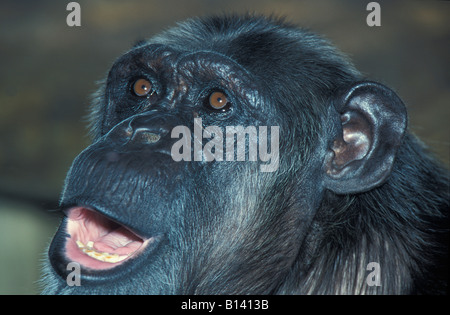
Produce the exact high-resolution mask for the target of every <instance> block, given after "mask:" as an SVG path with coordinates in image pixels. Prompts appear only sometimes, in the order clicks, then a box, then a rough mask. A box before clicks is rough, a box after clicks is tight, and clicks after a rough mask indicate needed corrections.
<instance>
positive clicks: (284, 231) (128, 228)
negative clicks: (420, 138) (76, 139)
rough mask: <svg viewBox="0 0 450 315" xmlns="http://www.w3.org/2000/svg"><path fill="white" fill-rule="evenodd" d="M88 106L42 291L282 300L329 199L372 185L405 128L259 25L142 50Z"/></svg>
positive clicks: (180, 29)
mask: <svg viewBox="0 0 450 315" xmlns="http://www.w3.org/2000/svg"><path fill="white" fill-rule="evenodd" d="M92 108H93V109H92V116H91V117H92V125H91V127H92V128H91V129H92V135H93V143H92V145H90V146H89V147H88V148H86V149H85V150H84V151H83V152H81V154H80V155H79V156H78V157H77V158H76V159H75V161H74V162H73V165H72V167H71V168H70V171H69V172H68V175H67V178H66V182H65V187H64V190H63V193H62V196H61V208H62V210H63V211H64V213H65V217H64V219H63V221H62V223H61V225H60V228H59V230H58V232H57V233H56V235H55V237H54V239H53V242H52V244H51V246H50V249H49V262H50V264H49V266H48V270H47V272H48V275H47V287H46V289H45V292H46V293H77V294H80V293H81V294H84V293H86V294H93V293H105V294H106V293H140V294H147V293H149V294H167V293H175V294H181V293H182V294H189V293H204V294H216V293H232V294H234V293H245V294H257V293H276V292H277V290H279V289H280V288H282V287H283V286H284V285H285V284H286V282H287V279H288V278H289V277H291V275H292V273H293V272H294V271H296V272H298V274H299V275H300V274H305V272H306V270H307V269H308V268H310V266H311V262H312V261H313V258H314V254H315V251H314V250H313V249H314V247H315V246H316V245H318V244H319V242H318V241H317V242H315V240H318V239H320V237H319V236H318V235H321V233H322V232H320V231H321V230H322V226H321V223H320V222H321V221H320V220H318V219H317V218H319V217H320V218H323V215H321V211H322V210H321V209H323V208H324V206H323V205H324V203H327V202H328V203H330V200H334V199H330V198H329V197H328V196H329V195H330V194H333V196H338V195H347V196H349V195H354V194H361V193H364V192H367V191H370V190H372V189H374V188H376V187H379V186H380V185H382V184H383V183H384V182H385V181H386V180H387V178H388V177H389V175H390V173H391V171H392V166H393V162H394V159H395V156H396V153H397V149H398V147H399V145H400V143H401V141H402V137H403V133H404V130H405V127H406V114H405V109H404V106H403V104H402V103H401V101H400V100H399V99H398V97H397V96H396V95H395V94H394V93H393V92H392V91H390V90H389V89H388V88H386V87H384V86H382V85H380V84H377V83H373V82H369V81H364V80H363V78H362V76H361V75H360V73H359V72H357V71H356V70H355V69H354V67H353V66H352V65H351V64H350V63H349V61H348V60H347V59H346V58H345V57H343V56H342V55H341V54H340V53H339V52H338V51H337V50H336V49H335V48H333V47H332V46H331V45H330V44H329V43H328V42H327V41H326V40H324V39H322V38H321V37H318V36H317V35H314V34H312V33H310V32H309V31H306V30H303V29H299V28H297V27H295V26H293V25H291V24H289V23H286V22H284V21H282V20H277V19H267V18H263V17H253V16H240V17H237V16H226V17H211V18H204V19H193V20H189V21H187V22H185V23H182V24H180V25H179V26H177V27H175V28H172V29H170V30H168V31H166V32H165V33H163V34H162V35H159V36H155V37H153V38H151V39H149V40H147V41H143V42H139V43H138V44H137V45H135V47H133V48H132V49H131V50H129V51H128V52H127V53H125V54H124V55H123V56H122V57H120V58H119V59H118V60H117V61H116V62H115V63H114V65H113V66H112V68H111V70H110V71H109V74H108V76H107V78H106V80H105V81H104V84H103V85H102V86H101V88H100V90H99V91H98V93H97V94H96V96H95V100H94V102H93V107H92ZM70 262H76V263H78V264H79V266H80V270H79V271H80V275H81V278H80V280H81V281H80V282H81V285H80V286H78V285H74V286H70V285H68V284H67V281H66V280H67V277H68V275H69V273H70V272H71V271H72V270H71V269H70V270H67V266H68V264H69V263H70ZM291 278H292V277H291ZM299 292H300V291H299Z"/></svg>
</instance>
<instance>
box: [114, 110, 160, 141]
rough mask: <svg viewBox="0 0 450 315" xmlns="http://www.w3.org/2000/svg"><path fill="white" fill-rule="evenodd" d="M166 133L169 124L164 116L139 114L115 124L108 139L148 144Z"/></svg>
mask: <svg viewBox="0 0 450 315" xmlns="http://www.w3.org/2000/svg"><path fill="white" fill-rule="evenodd" d="M168 133H169V126H168V121H167V119H166V118H165V117H163V116H161V115H149V114H141V115H136V116H133V117H130V118H129V119H127V120H124V121H122V122H121V123H119V124H118V125H116V126H115V127H114V128H113V129H112V130H111V131H110V133H109V134H108V136H109V137H110V140H112V141H114V142H116V143H120V144H122V145H125V144H135V145H148V144H154V143H157V142H158V141H159V140H160V139H161V138H162V137H164V136H165V135H166V134H168Z"/></svg>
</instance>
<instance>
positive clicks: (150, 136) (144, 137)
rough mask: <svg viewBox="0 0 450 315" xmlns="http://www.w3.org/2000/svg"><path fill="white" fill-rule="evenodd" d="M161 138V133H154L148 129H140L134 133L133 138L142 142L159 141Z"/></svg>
mask: <svg viewBox="0 0 450 315" xmlns="http://www.w3.org/2000/svg"><path fill="white" fill-rule="evenodd" d="M159 139H161V136H160V135H159V134H156V133H153V132H151V131H149V130H146V129H138V130H136V132H135V133H134V136H133V139H132V140H133V141H137V142H138V143H142V144H152V143H156V142H158V141H159Z"/></svg>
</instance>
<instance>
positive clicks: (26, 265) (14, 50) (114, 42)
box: [0, 0, 450, 294]
mask: <svg viewBox="0 0 450 315" xmlns="http://www.w3.org/2000/svg"><path fill="white" fill-rule="evenodd" d="M369 2H370V1H318V0H307V1H288V0H283V1H268V0H229V1H218V0H190V1H172V0H164V1H137V0H132V1H112V0H108V1H106V0H103V1H92V0H91V1H87V0H85V1H78V3H79V4H80V5H81V27H69V26H67V24H66V17H67V14H68V13H69V12H68V11H66V5H67V3H69V1H42V0H41V1H32V0H30V1H25V0H21V1H5V0H3V1H1V2H0V294H8V293H9V294H34V293H38V292H39V287H38V286H37V284H36V280H37V279H38V277H39V270H40V266H41V260H42V259H43V257H44V250H45V247H46V246H47V244H48V242H49V241H50V238H51V236H52V234H53V233H54V231H55V229H56V226H57V223H58V215H56V214H55V213H53V212H51V211H49V210H51V209H54V208H55V207H56V205H55V204H56V202H57V199H58V196H59V192H60V189H61V187H62V185H63V181H64V177H65V173H66V171H67V170H68V168H69V166H70V165H71V162H72V160H73V158H74V157H75V156H76V155H77V153H79V152H80V151H81V150H82V149H83V148H84V147H85V146H87V145H88V144H89V138H88V136H87V130H86V128H85V127H86V124H85V122H84V117H85V115H86V114H87V106H88V103H89V97H90V94H91V93H92V92H94V91H95V89H96V84H95V82H96V81H97V80H99V79H101V78H102V77H103V76H104V75H105V74H106V72H107V71H108V69H109V67H110V66H111V64H112V63H113V61H114V60H115V58H117V57H118V56H119V55H120V54H122V53H123V52H124V51H126V50H127V49H128V48H130V47H131V45H132V44H133V43H134V42H135V41H136V40H138V39H141V38H147V37H150V36H152V35H153V34H155V33H158V32H160V31H161V30H164V29H166V28H168V27H170V26H172V25H174V24H175V22H176V21H179V20H183V19H185V18H189V17H193V16H198V15H207V14H211V13H221V12H231V11H233V12H244V11H250V12H256V13H264V14H271V13H275V14H277V15H284V16H286V17H287V18H288V20H290V21H292V22H295V23H298V24H300V25H303V26H306V27H309V28H312V29H313V30H315V31H317V32H318V33H322V34H324V35H326V36H327V37H328V38H329V39H331V40H332V41H333V42H334V43H335V44H336V45H337V46H338V47H339V48H340V49H341V50H342V51H344V52H345V53H347V54H349V55H350V57H351V58H352V59H353V61H354V62H355V64H356V66H357V68H358V69H360V70H361V71H363V72H364V73H365V74H367V76H368V77H369V78H371V79H373V80H378V81H380V82H382V83H385V84H387V85H388V86H390V87H391V88H393V89H394V90H396V91H397V92H398V94H399V95H400V97H401V98H402V99H403V100H404V102H405V103H406V104H407V107H408V110H409V114H410V129H411V130H412V131H414V132H415V133H416V134H417V135H418V136H419V137H420V138H421V139H422V140H423V141H424V142H425V143H427V144H428V145H429V146H430V147H431V149H432V150H433V151H434V152H435V153H436V154H437V155H438V157H439V158H440V159H441V160H442V161H443V162H444V163H445V164H447V165H449V164H450V162H449V157H450V154H449V153H450V152H449V144H450V130H449V129H450V128H449V123H448V122H449V116H450V115H449V114H450V106H449V105H450V104H449V102H450V88H449V87H450V65H449V56H450V49H449V48H450V23H449V22H448V18H449V16H450V2H445V1H409V0H408V1H378V3H379V4H380V5H381V27H368V26H367V24H366V17H367V15H368V13H369V12H368V11H366V5H367V3H369Z"/></svg>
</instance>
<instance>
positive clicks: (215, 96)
mask: <svg viewBox="0 0 450 315" xmlns="http://www.w3.org/2000/svg"><path fill="white" fill-rule="evenodd" d="M207 100H208V102H207V105H208V106H209V107H211V108H212V109H216V110H226V109H227V107H229V106H230V102H229V100H228V98H227V96H226V94H225V93H223V92H221V91H214V92H212V93H211V94H209V97H208V99H207Z"/></svg>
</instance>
